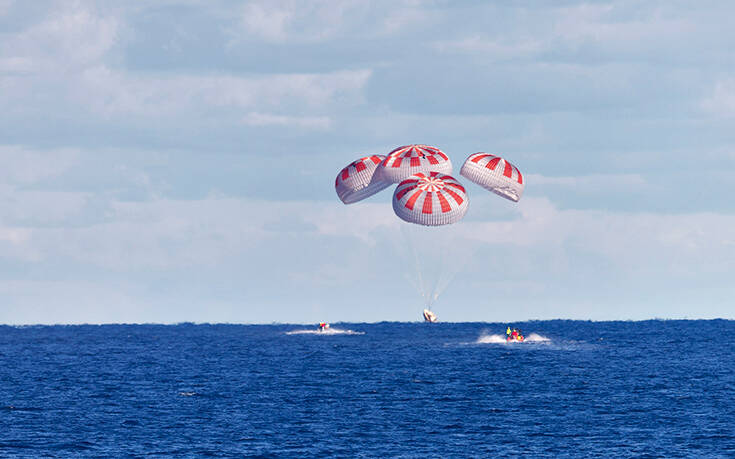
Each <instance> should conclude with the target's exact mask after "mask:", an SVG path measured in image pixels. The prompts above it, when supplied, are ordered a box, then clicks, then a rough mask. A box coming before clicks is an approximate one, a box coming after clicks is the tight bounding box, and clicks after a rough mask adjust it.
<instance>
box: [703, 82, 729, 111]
mask: <svg viewBox="0 0 735 459" xmlns="http://www.w3.org/2000/svg"><path fill="white" fill-rule="evenodd" d="M700 106H701V108H702V109H703V110H704V111H706V112H709V113H711V114H713V115H716V116H722V117H732V116H735V78H729V79H723V80H720V81H718V82H717V83H715V87H714V89H713V90H712V92H711V93H710V95H708V96H707V97H706V98H704V100H702V102H701V104H700Z"/></svg>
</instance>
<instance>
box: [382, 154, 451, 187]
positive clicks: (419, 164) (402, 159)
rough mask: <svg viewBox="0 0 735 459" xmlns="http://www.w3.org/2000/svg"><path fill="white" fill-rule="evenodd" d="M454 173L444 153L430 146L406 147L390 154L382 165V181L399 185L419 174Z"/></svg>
mask: <svg viewBox="0 0 735 459" xmlns="http://www.w3.org/2000/svg"><path fill="white" fill-rule="evenodd" d="M432 171H433V172H441V173H442V174H451V173H452V162H451V161H450V160H449V157H448V156H447V155H445V154H444V152H443V151H441V150H440V149H438V148H436V147H430V146H429V145H406V146H403V147H398V148H396V149H395V150H393V151H391V152H390V153H388V156H387V157H386V158H385V159H384V160H383V162H382V163H380V172H379V174H380V179H381V180H384V181H386V182H391V183H399V182H401V181H402V180H404V179H406V178H408V177H410V176H411V175H413V174H415V173H417V172H425V173H426V172H432Z"/></svg>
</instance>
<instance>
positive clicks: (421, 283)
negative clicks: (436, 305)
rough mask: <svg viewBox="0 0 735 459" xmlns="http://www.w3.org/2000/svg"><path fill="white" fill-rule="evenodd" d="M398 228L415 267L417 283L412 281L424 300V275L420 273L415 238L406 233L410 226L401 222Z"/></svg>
mask: <svg viewBox="0 0 735 459" xmlns="http://www.w3.org/2000/svg"><path fill="white" fill-rule="evenodd" d="M400 228H401V235H402V236H403V239H404V241H405V242H406V245H407V246H408V247H409V249H410V251H411V255H413V265H414V268H415V269H416V279H417V281H418V282H417V283H418V285H416V283H414V282H412V283H413V284H414V287H418V291H419V294H420V295H421V297H422V298H423V299H424V301H426V297H427V292H426V287H425V284H424V277H423V276H422V274H421V260H419V254H418V251H417V250H416V243H415V242H414V239H415V238H413V237H411V235H410V234H408V233H407V232H408V231H411V230H410V229H409V228H410V227H409V226H407V225H403V224H402V225H401V226H400Z"/></svg>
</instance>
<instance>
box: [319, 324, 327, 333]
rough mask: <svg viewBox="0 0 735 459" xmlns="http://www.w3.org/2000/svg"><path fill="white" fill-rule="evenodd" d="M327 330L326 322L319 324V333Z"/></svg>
mask: <svg viewBox="0 0 735 459" xmlns="http://www.w3.org/2000/svg"><path fill="white" fill-rule="evenodd" d="M327 330H329V324H328V323H326V322H319V331H320V332H323V331H327Z"/></svg>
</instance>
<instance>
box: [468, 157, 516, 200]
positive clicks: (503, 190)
mask: <svg viewBox="0 0 735 459" xmlns="http://www.w3.org/2000/svg"><path fill="white" fill-rule="evenodd" d="M459 173H460V174H461V175H462V176H463V177H466V178H467V179H469V180H471V181H472V182H475V183H476V184H478V185H480V186H481V187H483V188H485V189H486V190H488V191H492V192H493V193H495V194H497V195H500V196H502V197H504V198H506V199H510V200H511V201H513V202H518V200H519V199H521V195H522V194H523V187H524V184H523V175H521V171H520V170H518V168H517V167H515V166H514V165H512V164H511V163H509V162H508V161H506V160H505V159H503V158H501V157H500V156H495V155H491V154H489V153H482V152H480V153H474V154H472V155H470V156H469V158H467V160H466V161H465V162H464V164H463V165H462V169H461V170H460V171H459Z"/></svg>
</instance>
